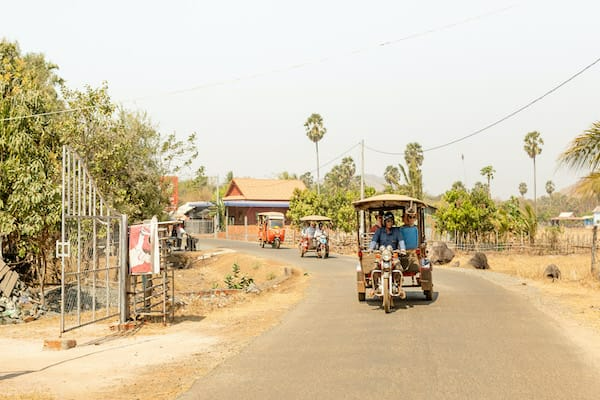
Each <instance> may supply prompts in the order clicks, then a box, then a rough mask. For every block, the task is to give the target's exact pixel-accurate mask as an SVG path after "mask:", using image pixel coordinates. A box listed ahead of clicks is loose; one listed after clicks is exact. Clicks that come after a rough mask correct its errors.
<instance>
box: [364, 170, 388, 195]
mask: <svg viewBox="0 0 600 400" xmlns="http://www.w3.org/2000/svg"><path fill="white" fill-rule="evenodd" d="M365 186H371V187H374V188H375V190H377V191H378V192H381V191H382V190H383V188H384V187H385V179H383V177H382V176H377V175H373V174H365Z"/></svg>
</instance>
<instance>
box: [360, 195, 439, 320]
mask: <svg viewBox="0 0 600 400" xmlns="http://www.w3.org/2000/svg"><path fill="white" fill-rule="evenodd" d="M352 204H353V205H354V208H355V210H356V218H357V222H358V224H357V226H358V228H357V235H358V265H357V267H356V287H357V291H358V300H359V301H365V300H366V297H367V293H368V294H369V297H371V298H380V299H381V300H382V303H383V304H382V305H383V308H384V310H385V312H386V313H387V312H390V309H391V308H393V307H394V300H395V299H405V298H406V291H405V290H404V288H405V287H420V288H421V290H423V294H424V295H425V299H426V300H432V298H433V282H432V266H431V263H430V262H429V259H428V258H427V244H426V238H425V209H426V208H427V205H426V204H425V203H424V202H423V201H422V200H419V199H415V198H412V197H409V196H404V195H398V194H382V195H376V196H372V197H368V198H366V199H362V200H358V201H355V202H353V203H352ZM390 214H391V217H390V218H389V219H391V220H392V221H394V227H393V228H392V229H398V230H399V231H400V232H401V233H402V238H403V239H404V240H403V242H404V247H405V248H404V249H400V248H399V249H393V248H392V247H391V246H381V247H379V248H374V249H372V248H371V246H370V245H371V241H372V240H373V236H374V235H376V229H370V227H371V226H373V227H374V228H375V226H374V224H375V219H376V217H377V215H385V216H386V218H387V217H388V216H390ZM415 219H416V224H415ZM403 220H404V221H408V222H409V223H406V224H402V222H400V221H403ZM398 222H400V224H398ZM398 225H401V226H398ZM415 228H416V229H415ZM379 229H386V228H385V227H383V228H379ZM399 247H400V246H399ZM367 289H369V290H367Z"/></svg>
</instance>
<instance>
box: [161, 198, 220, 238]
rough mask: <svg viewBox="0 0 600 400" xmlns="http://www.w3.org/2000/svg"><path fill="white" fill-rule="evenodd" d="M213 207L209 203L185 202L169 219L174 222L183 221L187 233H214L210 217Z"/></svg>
mask: <svg viewBox="0 0 600 400" xmlns="http://www.w3.org/2000/svg"><path fill="white" fill-rule="evenodd" d="M214 206H215V205H214V204H213V203H211V202H209V201H193V202H187V203H185V204H183V205H181V206H179V207H178V208H177V210H175V212H173V213H172V214H171V217H172V218H173V219H175V220H183V221H184V226H185V230H186V232H188V233H211V232H214V228H213V222H214V221H213V217H212V215H211V213H212V212H214Z"/></svg>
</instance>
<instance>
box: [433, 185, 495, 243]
mask: <svg viewBox="0 0 600 400" xmlns="http://www.w3.org/2000/svg"><path fill="white" fill-rule="evenodd" d="M495 213H496V207H495V204H494V203H493V202H492V201H491V199H490V198H489V196H488V194H487V188H486V186H485V185H484V184H482V183H480V182H478V183H476V184H475V186H474V187H473V189H472V190H471V191H470V192H469V191H467V190H465V189H464V188H462V187H456V188H453V189H450V190H449V191H447V192H446V193H444V195H443V196H442V204H441V205H440V206H439V207H438V209H437V211H436V213H435V214H434V218H435V220H436V228H437V229H438V230H439V231H440V232H448V233H451V234H454V235H456V236H455V237H456V238H457V239H458V238H459V237H460V238H462V239H463V240H474V241H476V240H478V238H480V237H481V236H482V235H484V234H486V233H489V232H492V231H493V230H494V223H495V220H494V217H495Z"/></svg>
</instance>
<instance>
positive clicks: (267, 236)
mask: <svg viewBox="0 0 600 400" xmlns="http://www.w3.org/2000/svg"><path fill="white" fill-rule="evenodd" d="M257 217H258V244H259V246H260V247H265V244H270V245H271V246H273V248H275V249H278V248H279V247H280V246H281V242H283V241H284V240H285V224H284V221H285V217H284V215H283V213H280V212H276V211H269V212H262V213H258V214H257Z"/></svg>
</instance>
